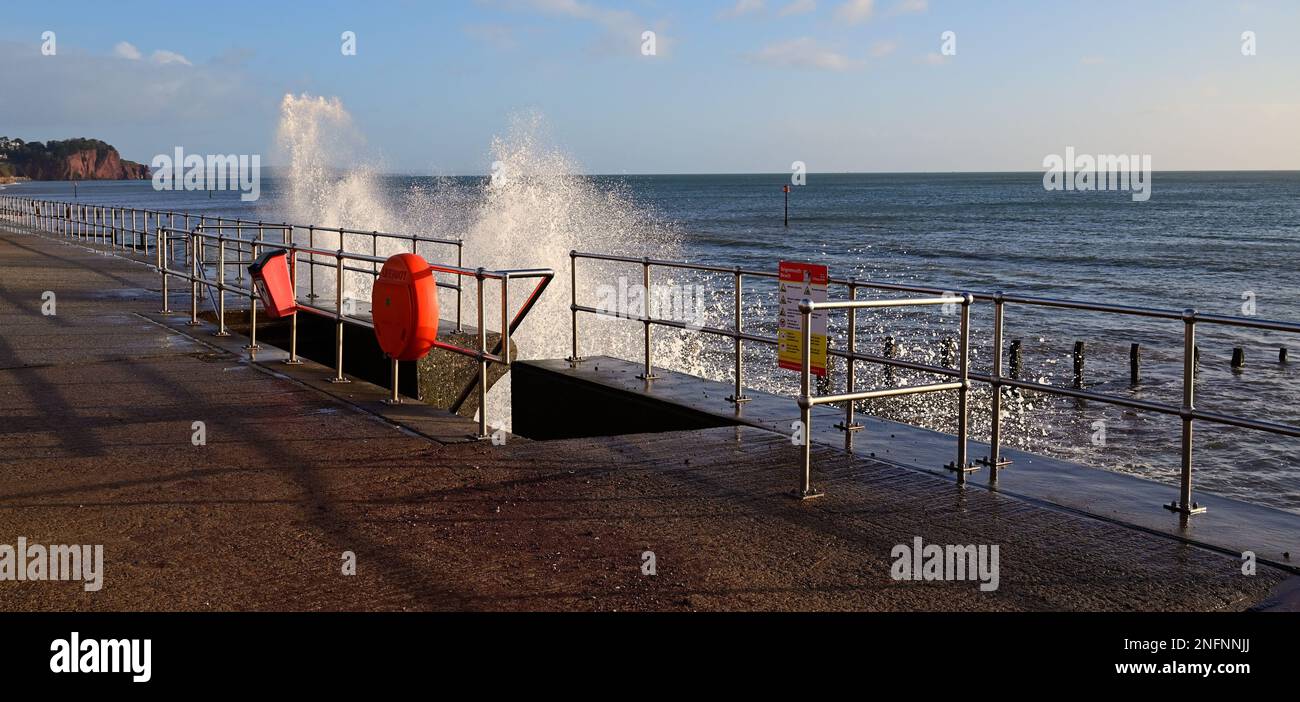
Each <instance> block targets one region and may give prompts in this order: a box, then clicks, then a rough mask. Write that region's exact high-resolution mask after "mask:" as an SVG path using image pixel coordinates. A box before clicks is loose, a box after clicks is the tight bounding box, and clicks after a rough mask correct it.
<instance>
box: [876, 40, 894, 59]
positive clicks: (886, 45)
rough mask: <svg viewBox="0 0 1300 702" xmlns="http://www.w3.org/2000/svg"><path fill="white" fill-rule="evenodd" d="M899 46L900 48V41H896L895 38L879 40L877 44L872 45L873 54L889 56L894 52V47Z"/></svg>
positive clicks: (877, 56)
mask: <svg viewBox="0 0 1300 702" xmlns="http://www.w3.org/2000/svg"><path fill="white" fill-rule="evenodd" d="M897 48H898V42H896V41H893V40H887V41H878V42H876V43H875V44H872V45H871V55H872V56H875V57H876V58H880V57H881V56H888V55H890V54H892V53H894V49H897Z"/></svg>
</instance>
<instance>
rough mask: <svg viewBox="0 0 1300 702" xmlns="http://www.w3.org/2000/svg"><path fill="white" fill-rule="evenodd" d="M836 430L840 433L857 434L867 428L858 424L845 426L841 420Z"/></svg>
mask: <svg viewBox="0 0 1300 702" xmlns="http://www.w3.org/2000/svg"><path fill="white" fill-rule="evenodd" d="M835 428H836V429H839V430H840V431H847V432H855V431H862V430H863V429H865V428H866V427H865V426H863V425H861V424H858V423H857V422H854V423H852V424H849V425H848V426H845V425H844V422H843V420H841V421H839V422H836V423H835Z"/></svg>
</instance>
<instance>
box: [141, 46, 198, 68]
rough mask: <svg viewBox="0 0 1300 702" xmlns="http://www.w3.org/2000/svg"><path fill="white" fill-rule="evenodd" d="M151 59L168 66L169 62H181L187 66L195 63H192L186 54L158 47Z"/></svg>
mask: <svg viewBox="0 0 1300 702" xmlns="http://www.w3.org/2000/svg"><path fill="white" fill-rule="evenodd" d="M149 60H150V61H153V62H154V63H156V64H158V65H160V66H166V65H167V64H169V63H179V64H182V65H185V66H193V65H194V64H192V63H190V60H189V59H187V58H185V57H184V56H181V55H180V54H178V53H176V52H175V51H168V50H166V49H158V50H157V51H155V52H153V55H152V56H150V57H149Z"/></svg>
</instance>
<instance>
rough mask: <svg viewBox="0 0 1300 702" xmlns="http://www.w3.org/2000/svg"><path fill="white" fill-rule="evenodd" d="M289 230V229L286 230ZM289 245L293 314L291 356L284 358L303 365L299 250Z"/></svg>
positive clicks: (289, 363)
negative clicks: (299, 299) (299, 326)
mask: <svg viewBox="0 0 1300 702" xmlns="http://www.w3.org/2000/svg"><path fill="white" fill-rule="evenodd" d="M286 232H287V230H286ZM285 243H288V244H290V247H289V285H290V286H291V289H292V290H293V307H294V309H293V314H291V315H289V357H288V358H286V359H284V363H285V365H289V366H301V365H302V359H300V358H298V250H297V249H296V248H293V244H292V243H291V242H285Z"/></svg>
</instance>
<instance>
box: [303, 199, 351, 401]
mask: <svg viewBox="0 0 1300 702" xmlns="http://www.w3.org/2000/svg"><path fill="white" fill-rule="evenodd" d="M342 247H343V242H339V248H342ZM307 248H309V249H311V250H312V251H313V252H314V251H315V250H316V227H315V225H311V224H308V225H307ZM307 255H308V257H309V258H308V259H307V299H308V300H315V299H316V254H315V253H310V254H307ZM342 373H343V372H342V371H339V375H340V376H341V375H342ZM339 382H342V381H339Z"/></svg>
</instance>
